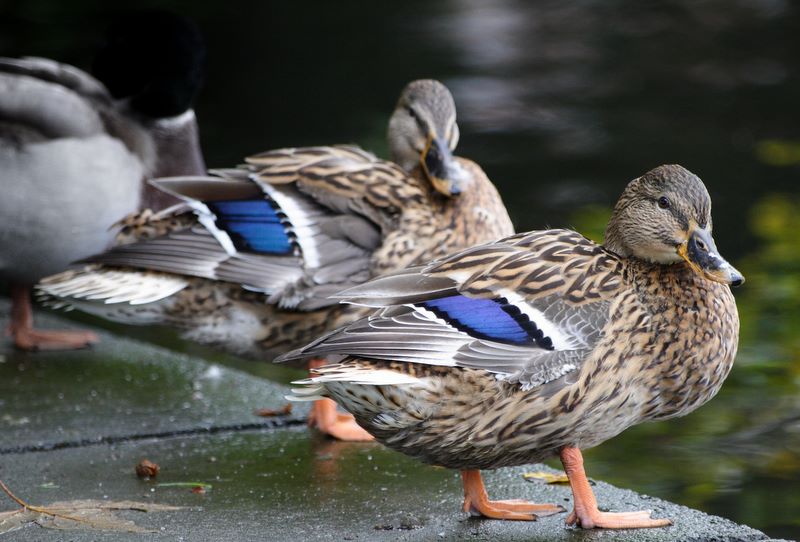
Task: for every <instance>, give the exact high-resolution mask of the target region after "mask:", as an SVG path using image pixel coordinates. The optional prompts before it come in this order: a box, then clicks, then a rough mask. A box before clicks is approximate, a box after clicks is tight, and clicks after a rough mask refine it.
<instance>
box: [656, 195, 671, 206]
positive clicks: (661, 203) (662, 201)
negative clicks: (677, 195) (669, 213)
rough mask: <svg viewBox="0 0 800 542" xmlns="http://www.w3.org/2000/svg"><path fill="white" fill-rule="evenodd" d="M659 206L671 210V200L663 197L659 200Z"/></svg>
mask: <svg viewBox="0 0 800 542" xmlns="http://www.w3.org/2000/svg"><path fill="white" fill-rule="evenodd" d="M658 206H659V207H661V208H662V209H669V207H670V202H669V198H668V197H667V196H661V197H660V198H658Z"/></svg>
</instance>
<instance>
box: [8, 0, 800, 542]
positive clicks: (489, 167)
mask: <svg viewBox="0 0 800 542" xmlns="http://www.w3.org/2000/svg"><path fill="white" fill-rule="evenodd" d="M137 5H138V6H148V5H150V6H154V5H158V6H162V7H163V6H165V5H169V6H171V7H172V9H174V10H176V11H179V12H182V13H185V14H188V15H191V16H192V17H194V18H195V19H196V20H197V22H198V23H199V24H200V26H201V27H202V28H203V30H204V32H205V33H206V36H207V40H208V45H209V69H208V78H207V82H206V85H205V89H204V91H203V93H202V95H201V97H200V100H199V102H198V104H197V111H198V116H199V119H200V122H201V129H202V137H203V143H204V148H205V152H206V157H207V162H208V163H209V165H211V166H228V165H233V164H236V163H238V162H239V161H240V160H241V158H242V157H243V156H244V155H245V154H248V153H252V152H256V151H259V150H264V149H268V148H273V147H279V146H289V145H307V144H315V143H334V142H356V143H359V144H361V145H363V146H365V147H368V148H370V149H372V150H374V151H376V152H377V153H378V154H383V155H385V154H386V144H385V141H384V133H385V125H386V121H387V118H388V114H389V113H390V111H391V108H392V107H393V105H394V101H395V100H396V98H397V94H398V92H399V90H400V89H401V88H402V86H403V85H404V84H405V83H406V82H407V81H409V80H411V79H415V78H419V77H436V78H439V79H441V80H442V81H444V82H445V83H446V84H447V85H448V86H449V87H450V88H451V89H452V91H453V93H454V95H455V98H456V103H457V105H458V108H459V124H460V126H461V134H462V135H461V144H460V146H459V154H462V155H464V156H468V157H470V158H473V159H475V160H476V161H477V162H479V163H480V164H481V165H482V166H483V167H484V169H486V171H487V172H488V173H489V175H490V177H491V178H492V179H493V180H494V181H495V183H496V184H497V185H498V187H499V188H500V190H501V193H503V195H504V197H505V199H506V201H507V203H508V205H509V208H510V212H511V215H512V218H513V219H514V221H515V224H516V225H517V228H518V229H519V230H525V229H533V228H539V227H543V226H545V225H551V226H574V227H576V228H578V229H579V230H580V231H583V232H586V233H593V234H594V235H595V237H596V236H597V235H598V234H600V232H602V227H603V224H604V221H605V219H606V218H607V216H608V208H609V206H610V205H611V204H612V203H613V201H614V200H615V198H616V196H617V195H618V194H619V192H620V191H621V190H622V188H623V186H624V184H625V183H626V182H627V181H628V180H630V179H631V178H633V177H636V176H638V175H639V174H641V173H643V172H644V171H646V170H648V169H650V168H652V167H654V166H656V165H659V164H661V163H680V164H683V165H684V166H686V167H688V168H689V169H691V170H692V171H694V172H695V173H697V174H699V175H700V176H701V177H702V178H703V179H704V180H705V182H706V184H707V186H708V188H709V190H710V192H711V195H712V199H713V201H714V226H715V237H716V239H717V244H718V246H719V247H720V250H721V251H722V252H723V254H724V255H726V256H727V257H728V258H729V259H730V260H731V261H732V262H733V263H734V264H735V265H736V266H737V267H739V268H740V269H741V270H742V271H743V272H744V273H745V275H746V276H747V279H748V282H747V284H746V285H745V286H744V287H743V288H740V289H739V290H737V291H736V295H737V301H738V303H739V307H740V312H741V316H742V342H741V345H740V354H739V357H738V359H737V363H736V367H735V368H734V371H733V373H732V375H731V377H730V378H729V380H728V382H727V383H726V385H725V387H724V389H723V391H722V392H721V393H720V395H719V397H718V398H716V399H715V400H714V401H712V402H711V403H709V404H708V405H707V406H705V407H703V408H702V409H700V410H699V411H698V412H696V413H694V414H692V415H690V416H688V417H686V418H683V419H680V420H674V421H670V422H664V423H659V424H651V425H647V426H641V427H638V428H635V429H632V430H630V431H628V432H627V433H625V434H624V435H622V436H621V437H619V438H617V439H615V440H613V441H611V442H609V443H607V444H604V445H603V446H601V447H600V448H598V449H596V450H592V451H590V452H589V453H588V454H587V462H588V468H589V470H590V474H591V475H593V476H597V477H599V478H604V479H607V480H609V481H611V482H615V483H618V484H620V485H625V486H629V487H632V488H635V489H638V490H640V491H643V492H645V493H649V494H653V495H658V496H660V497H664V498H667V499H671V500H675V501H677V502H681V503H684V504H687V505H690V506H694V507H697V508H700V509H703V510H706V511H709V512H712V513H716V514H720V515H723V516H725V517H728V518H731V519H734V520H736V521H739V522H744V523H747V524H749V525H751V526H753V527H757V528H759V529H762V530H764V531H765V532H767V533H768V534H770V535H772V536H783V537H791V538H794V537H800V189H799V188H798V178H800V128H798V126H799V125H800V122H798V121H799V118H798V102H797V98H798V96H800V70H798V63H799V62H800V60H798V59H800V38H798V36H800V6H798V5H797V4H795V3H792V2H789V1H788V0H738V1H735V2H729V1H722V0H718V1H698V2H694V1H690V0H685V1H672V2H645V1H643V2H637V3H632V2H614V1H599V0H598V1H578V2H571V3H565V2H555V1H554V2H523V1H512V0H506V1H496V2H481V1H479V0H461V1H457V0H450V1H446V2H445V1H443V2H435V3H434V2H421V1H404V2H392V3H388V2H381V3H378V2H354V1H336V2H311V3H307V2H257V1H251V2H237V1H228V2H225V3H201V2H188V1H177V0H173V1H169V2H158V3H156V2H140V3H138V4H137ZM109 6H110V4H109V3H104V2H99V1H82V2H69V3H66V2H52V1H50V2H46V1H36V0H24V1H18V2H5V3H3V6H2V7H1V8H0V53H2V54H36V55H41V56H49V57H52V58H57V59H61V60H65V61H69V62H72V63H74V64H76V65H79V66H87V65H88V64H89V62H90V59H91V55H92V51H93V48H94V46H95V45H96V43H97V42H98V41H99V39H100V37H101V35H102V32H103V28H104V26H105V24H106V23H107V22H108V21H109V20H110V19H112V18H113V17H114V15H115V12H116V10H118V9H120V8H119V7H114V8H113V10H112V9H111V8H110V7H109Z"/></svg>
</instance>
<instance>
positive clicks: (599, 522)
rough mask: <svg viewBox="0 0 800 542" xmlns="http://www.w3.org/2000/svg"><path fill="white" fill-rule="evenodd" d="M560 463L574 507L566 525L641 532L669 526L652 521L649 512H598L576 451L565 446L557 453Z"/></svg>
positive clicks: (661, 521)
mask: <svg viewBox="0 0 800 542" xmlns="http://www.w3.org/2000/svg"><path fill="white" fill-rule="evenodd" d="M561 463H562V464H563V465H564V471H565V472H566V473H567V477H568V478H569V485H570V486H571V487H572V496H573V500H574V501H575V508H574V509H573V510H572V513H571V514H570V515H569V516H567V525H580V526H581V527H583V528H584V529H593V528H595V527H602V528H604V529H642V528H646V527H667V526H669V525H672V521H670V520H668V519H653V518H651V517H650V511H649V510H644V511H641V512H616V513H612V512H601V511H600V510H598V509H597V500H596V499H595V498H594V493H593V492H592V488H591V486H590V485H589V480H588V479H587V478H586V472H585V471H584V470H583V456H582V455H581V451H580V450H579V449H578V448H572V447H566V448H563V449H562V450H561Z"/></svg>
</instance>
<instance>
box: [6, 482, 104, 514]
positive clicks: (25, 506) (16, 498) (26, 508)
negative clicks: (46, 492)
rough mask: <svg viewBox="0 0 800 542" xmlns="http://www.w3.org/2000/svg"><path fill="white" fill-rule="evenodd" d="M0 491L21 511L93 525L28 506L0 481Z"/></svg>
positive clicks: (44, 509)
mask: <svg viewBox="0 0 800 542" xmlns="http://www.w3.org/2000/svg"><path fill="white" fill-rule="evenodd" d="M0 489H2V490H3V492H4V493H5V494H6V495H8V496H9V497H11V500H13V501H14V502H15V503H17V504H18V505H20V506H21V507H22V509H23V510H30V511H31V512H36V513H37V514H44V515H46V516H53V517H56V518H61V519H68V520H70V521H77V522H79V523H88V524H89V525H94V523H92V522H91V521H88V520H85V519H83V518H76V517H72V516H67V515H65V514H59V513H58V512H53V511H51V510H48V509H47V508H42V507H39V506H33V505H30V504H28V503H26V502H25V501H23V500H22V499H20V498H19V497H17V496H16V495H14V494H13V493H12V492H11V490H10V489H8V486H7V485H6V484H5V483H3V481H2V480H0Z"/></svg>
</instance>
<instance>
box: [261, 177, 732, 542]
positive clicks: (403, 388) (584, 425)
mask: <svg viewBox="0 0 800 542" xmlns="http://www.w3.org/2000/svg"><path fill="white" fill-rule="evenodd" d="M743 281H744V278H743V276H742V275H741V273H739V272H738V271H737V270H736V269H735V268H734V267H733V266H731V264H729V263H728V262H727V261H726V260H725V259H724V258H723V257H722V256H720V254H719V252H718V250H717V248H716V244H715V242H714V239H713V237H712V222H711V200H710V197H709V194H708V191H707V190H706V187H705V185H704V184H703V182H702V181H701V180H700V179H699V178H698V177H697V176H696V175H694V174H693V173H691V172H690V171H688V170H686V169H684V168H683V167H681V166H679V165H664V166H660V167H657V168H655V169H653V170H651V171H649V172H647V173H645V174H644V175H642V176H641V177H638V178H636V179H634V180H633V181H631V182H630V183H629V184H628V185H627V187H626V188H625V190H624V192H623V193H622V195H621V196H620V198H619V200H618V201H617V203H616V205H615V207H614V209H613V212H612V215H611V218H610V220H609V222H608V224H607V228H606V230H605V242H604V244H596V243H594V242H593V241H590V240H589V239H587V238H585V237H584V236H582V235H580V234H579V233H577V232H575V231H571V230H567V229H553V230H543V231H532V232H528V233H521V234H517V235H513V236H510V237H506V238H503V239H500V240H497V241H494V242H490V243H486V244H480V245H477V246H474V247H471V248H468V249H465V250H462V251H460V252H456V253H454V254H452V255H450V256H447V257H445V258H442V259H438V260H436V261H433V262H431V263H428V264H426V265H421V266H414V267H410V268H408V269H404V270H401V271H397V272H393V273H389V274H386V275H384V276H381V277H378V278H375V279H373V280H371V281H368V282H365V283H364V284H362V285H359V286H355V287H353V288H351V289H349V290H346V291H344V292H341V293H339V294H337V296H336V297H337V298H339V299H340V300H342V301H344V302H347V303H350V304H357V305H359V306H364V307H369V308H371V310H372V311H373V312H372V313H371V314H369V315H368V316H366V317H364V318H362V319H360V320H357V321H355V322H353V323H351V324H349V325H346V326H343V327H342V328H340V329H337V330H334V331H332V332H330V333H329V334H327V335H325V336H322V337H320V338H319V339H317V340H316V341H313V342H311V343H310V344H309V345H306V346H305V347H302V348H300V349H296V350H294V351H291V352H289V353H287V354H284V355H283V356H281V357H279V358H278V359H277V360H276V361H278V362H281V361H287V360H298V359H304V358H306V357H309V356H314V357H327V358H332V357H333V356H336V357H337V358H338V359H339V360H340V361H339V362H337V363H329V364H327V365H324V366H321V367H317V368H316V369H315V370H314V371H313V373H314V375H313V376H312V377H310V378H308V379H305V380H302V381H299V382H296V384H298V385H299V387H297V388H295V389H293V390H292V395H291V396H290V397H289V398H290V399H293V400H316V399H318V398H320V397H325V398H332V399H334V400H335V401H336V402H338V403H339V404H340V405H341V406H342V407H344V409H345V410H347V411H348V412H350V413H352V414H353V415H354V417H355V420H356V422H357V423H358V424H359V425H361V427H363V428H364V429H366V430H367V431H368V432H369V433H370V434H372V435H373V436H374V437H375V438H376V439H377V440H378V441H379V442H381V443H383V444H384V445H386V446H388V447H390V448H392V449H394V450H397V451H399V452H402V453H404V454H407V455H409V456H411V457H414V458H417V459H419V460H421V461H423V462H425V463H429V464H432V465H438V466H441V467H446V468H449V469H455V470H459V471H460V472H461V478H462V481H463V487H464V511H466V512H470V513H472V514H474V515H479V516H484V517H488V518H497V519H509V520H533V519H536V518H537V517H538V516H545V515H549V514H554V513H558V512H560V511H564V510H563V509H561V507H559V506H556V505H554V504H547V503H545V504H539V503H530V502H525V501H521V500H513V501H501V500H495V501H492V500H490V499H489V498H488V494H487V491H486V489H485V486H484V484H483V482H482V479H481V470H485V469H496V468H500V467H506V466H514V465H522V464H527V463H535V462H540V461H542V460H545V459H547V458H549V457H552V456H558V457H560V459H561V462H562V464H563V466H564V469H565V472H566V475H567V477H568V478H569V483H570V486H571V489H572V494H573V505H574V509H573V510H572V512H571V513H570V514H569V515H568V516H567V518H566V522H567V524H571V525H578V526H580V527H583V528H608V529H620V528H647V527H662V526H667V525H669V524H670V520H669V519H667V518H657V519H654V518H652V517H651V516H650V513H649V512H602V511H600V510H599V509H598V505H597V502H596V499H595V497H594V494H593V492H592V489H591V486H590V485H589V482H588V480H587V478H586V474H585V470H584V466H583V457H582V454H581V450H582V449H586V448H591V447H593V446H597V445H599V444H601V443H602V442H604V441H606V440H608V439H610V438H612V437H614V436H616V435H618V434H619V433H621V432H622V431H624V430H625V429H627V428H628V427H631V426H633V425H636V424H639V423H642V422H646V421H652V420H665V419H669V418H674V417H677V416H683V415H686V414H688V413H689V412H692V411H693V410H695V409H696V408H698V407H700V406H701V405H703V404H704V403H705V402H707V401H708V400H710V399H711V398H712V397H713V396H714V395H715V394H716V393H717V391H718V390H719V389H720V386H721V385H722V383H723V381H724V380H725V378H726V376H727V375H728V373H729V371H730V370H731V366H732V364H733V361H734V358H735V356H736V350H737V344H738V337H739V318H738V313H737V309H736V303H735V300H734V297H733V295H732V293H731V288H730V286H737V285H739V284H741V283H742V282H743Z"/></svg>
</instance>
